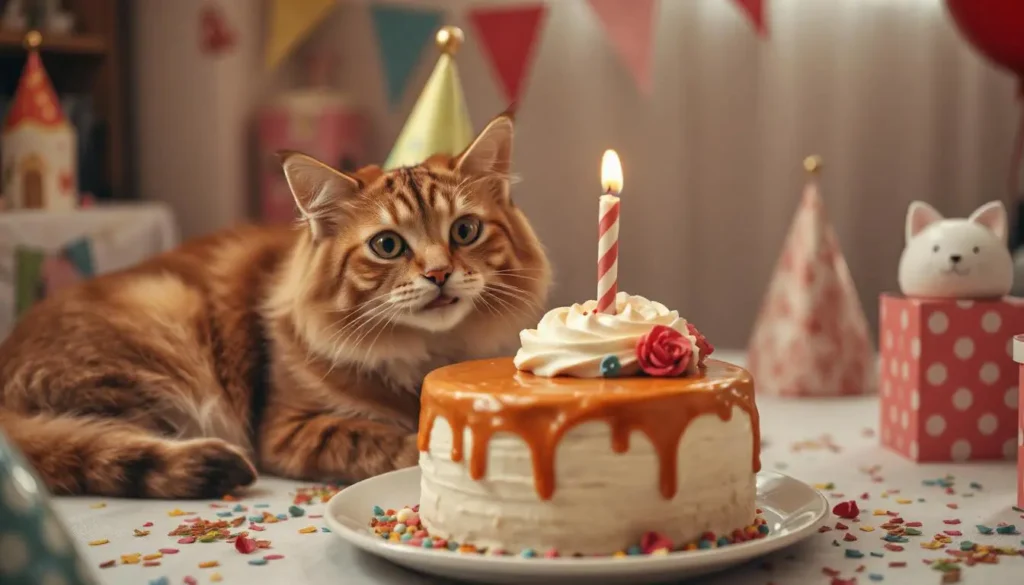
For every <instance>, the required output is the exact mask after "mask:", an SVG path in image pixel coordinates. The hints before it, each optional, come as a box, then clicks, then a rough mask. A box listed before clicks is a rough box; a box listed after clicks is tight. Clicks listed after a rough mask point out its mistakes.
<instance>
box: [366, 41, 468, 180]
mask: <svg viewBox="0 0 1024 585" xmlns="http://www.w3.org/2000/svg"><path fill="white" fill-rule="evenodd" d="M462 40H463V35H462V31H461V30H460V29H459V28H458V27H454V26H446V27H444V28H442V29H441V30H439V31H438V32H437V46H438V47H439V48H440V49H441V57H440V58H439V59H438V60H437V65H435V66H434V71H433V73H431V74H430V79H428V80H427V85H426V86H425V87H424V88H423V93H421V94H420V97H419V99H418V100H417V101H416V105H415V106H413V109H412V113H411V114H410V115H409V119H408V120H407V121H406V122H405V126H404V127H403V128H402V132H401V133H400V134H399V135H398V140H396V141H395V146H394V148H393V149H392V150H391V154H390V155H388V158H387V161H385V162H384V168H385V169H393V168H397V167H403V166H411V165H415V164H419V163H421V162H423V161H424V160H425V159H426V158H427V157H429V156H430V155H433V154H438V153H442V154H457V153H459V152H462V150H463V149H465V148H466V147H467V146H469V143H470V141H471V140H473V124H472V123H471V122H470V121H469V111H468V110H467V109H466V98H465V95H463V92H462V83H461V82H460V81H459V71H458V69H457V68H456V67H455V59H454V57H455V53H456V51H458V50H459V46H460V45H461V44H462Z"/></svg>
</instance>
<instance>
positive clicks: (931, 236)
mask: <svg viewBox="0 0 1024 585" xmlns="http://www.w3.org/2000/svg"><path fill="white" fill-rule="evenodd" d="M1006 231H1007V218H1006V208H1005V207H1003V204H1002V203H1001V202H999V201H992V202H989V203H986V204H985V205H982V206H981V207H979V208H978V209H977V210H975V211H974V213H972V214H971V216H970V217H968V218H967V219H962V218H956V219H945V218H943V217H942V215H941V214H940V213H939V212H938V211H936V210H935V208H934V207H932V206H930V205H928V204H927V203H923V202H921V201H914V202H913V203H911V204H910V209H909V210H908V211H907V244H906V247H905V248H904V249H903V255H902V256H900V267H899V284H900V290H902V291H903V294H904V295H905V296H908V297H926V298H927V297H931V298H956V299H981V298H998V297H1003V296H1006V295H1007V294H1009V292H1010V287H1011V286H1012V285H1013V260H1012V259H1011V258H1010V252H1009V250H1008V249H1007V245H1006Z"/></svg>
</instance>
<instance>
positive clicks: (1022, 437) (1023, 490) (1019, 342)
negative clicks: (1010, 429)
mask: <svg viewBox="0 0 1024 585" xmlns="http://www.w3.org/2000/svg"><path fill="white" fill-rule="evenodd" d="M1013 361H1015V362H1017V363H1018V364H1020V366H1019V368H1020V377H1019V379H1018V381H1017V384H1018V392H1019V394H1018V399H1017V507H1020V508H1024V407H1022V406H1021V405H1022V404H1024V335H1015V336H1014V337H1013Z"/></svg>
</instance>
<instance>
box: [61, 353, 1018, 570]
mask: <svg viewBox="0 0 1024 585" xmlns="http://www.w3.org/2000/svg"><path fill="white" fill-rule="evenodd" d="M723 357H726V356H723ZM728 357H729V358H732V361H740V360H737V359H735V358H736V357H740V358H741V357H742V356H735V355H734V356H728ZM758 404H759V407H760V412H761V428H762V434H763V438H764V444H763V454H762V462H763V468H764V469H766V470H778V471H781V472H783V473H787V474H789V475H792V476H794V477H796V478H798V479H800V480H803V481H805V482H807V483H810V484H826V483H832V484H833V485H834V487H832V488H831V489H825V490H823V491H824V492H825V493H826V494H827V495H829V494H831V495H829V500H830V501H831V502H832V504H833V505H834V504H835V503H838V502H839V501H843V500H847V499H856V500H857V502H858V505H859V506H860V507H861V508H862V509H863V510H866V511H865V512H864V513H862V514H861V522H860V524H854V523H852V522H849V521H846V520H839V519H837V518H835V517H829V518H828V519H826V521H825V522H824V524H825V525H828V526H830V527H834V526H835V524H836V522H837V521H841V522H844V523H846V524H847V525H849V526H850V527H851V528H850V530H848V531H842V530H835V529H833V530H831V531H829V532H825V533H815V534H814V535H813V536H811V537H810V538H808V539H807V540H806V541H805V542H803V543H801V544H798V545H796V546H794V547H792V548H790V549H787V550H785V551H783V552H781V553H777V554H774V555H772V556H770V557H767V558H764V559H761V560H759V561H757V562H754V563H751V564H748V565H745V566H743V567H740V568H736V569H733V570H730V571H727V572H724V573H720V574H717V575H714V576H710V577H706V578H703V579H700V580H698V581H697V582H698V583H705V584H709V585H746V584H756V585H765V584H768V583H773V584H775V585H804V584H813V583H823V584H828V583H830V582H831V578H830V577H828V576H826V575H825V573H824V572H823V570H824V569H833V570H837V571H840V574H839V577H840V578H842V579H851V578H853V577H856V583H858V584H860V585H864V584H866V583H873V582H875V579H877V578H878V577H879V576H880V577H881V579H882V581H881V582H882V583H892V584H894V585H918V584H920V585H936V584H937V583H939V582H940V579H941V574H940V573H939V572H937V571H936V570H934V569H932V568H930V567H929V566H926V565H925V564H924V563H923V562H922V559H938V558H942V557H943V556H945V555H943V553H942V551H941V550H938V551H936V550H926V549H924V548H921V546H920V543H921V542H927V541H929V540H931V537H932V535H934V534H936V533H941V532H943V531H944V530H951V531H955V530H959V531H961V532H962V533H963V535H962V536H953V544H952V545H950V546H959V543H960V542H962V541H964V540H970V541H972V542H977V543H982V544H993V545H997V546H1007V547H1017V548H1022V538H1024V537H1022V536H1021V535H999V534H992V535H988V536H984V535H981V534H980V533H979V531H978V529H977V528H976V525H977V524H983V525H987V526H990V527H994V526H996V524H997V523H999V522H1007V523H1010V524H1016V525H1017V526H1018V527H1024V519H1022V517H1021V514H1019V513H1017V512H1015V511H1013V510H1012V509H1011V506H1012V504H1013V503H1014V499H1015V493H1016V491H1015V484H1014V482H1015V467H1014V464H1013V462H992V463H969V464H958V465H954V464H932V465H917V464H914V463H911V462H909V461H906V460H904V459H902V458H901V457H899V456H898V455H895V454H893V453H890V452H888V451H885V450H883V449H882V448H881V447H880V446H879V439H878V436H877V422H878V412H877V411H878V401H877V399H875V398H870V397H869V398H838V399H806V400H778V399H768V398H761V399H759V400H758ZM869 471H870V473H869ZM947 475H949V476H952V478H951V479H950V480H949V481H952V482H953V491H954V492H955V493H952V494H948V493H946V489H945V488H943V487H941V486H929V485H925V484H924V483H923V482H924V481H928V480H935V479H939V478H945V477H946V476H947ZM876 480H877V481H876ZM303 485H307V484H302V483H298V482H292V481H283V480H279V479H270V478H267V479H261V480H260V481H259V482H258V484H257V486H256V488H255V489H254V490H253V491H252V493H250V494H248V495H247V496H246V497H245V498H244V499H243V500H242V502H241V503H242V504H243V505H246V506H249V510H250V511H249V512H248V513H247V514H253V513H259V512H262V510H264V509H265V510H267V511H271V512H273V513H275V514H277V513H287V511H288V507H289V505H290V504H291V502H292V495H291V494H292V493H293V492H294V491H295V489H296V488H298V487H300V486H303ZM972 485H973V487H972ZM897 490H898V493H897ZM863 493H867V494H868V496H869V497H868V499H867V500H864V499H861V497H860V496H861V494H863ZM837 494H843V495H842V496H839V495H837ZM908 500H909V503H907V501H908ZM99 503H105V504H106V505H105V507H102V508H97V507H94V506H95V505H97V504H99ZM256 504H269V507H268V508H262V509H261V508H253V506H254V505H256ZM232 505H234V504H232ZM56 506H57V509H58V511H59V512H60V513H61V514H62V516H63V519H64V520H65V522H66V523H67V524H68V526H69V528H70V530H71V531H72V533H73V535H74V536H75V538H76V539H77V540H78V542H79V543H80V544H81V548H82V551H83V553H84V554H85V556H86V559H87V561H88V563H89V564H91V565H92V566H93V567H98V565H99V564H100V563H102V562H104V561H108V560H112V559H119V558H120V555H122V554H130V553H143V554H147V553H153V552H156V551H157V549H160V548H167V547H170V548H176V549H179V550H180V552H179V553H178V554H171V555H165V556H164V557H163V558H161V559H159V562H160V565H159V566H155V567H143V566H141V565H122V564H120V563H119V564H118V565H117V566H114V567H112V568H107V569H99V568H97V569H96V571H97V574H98V576H99V578H100V581H101V582H102V583H106V584H110V585H139V584H146V583H151V582H153V581H154V580H157V579H159V578H160V577H161V576H167V577H168V578H169V583H170V584H172V585H174V584H178V583H182V582H183V579H184V578H185V577H186V576H192V577H195V578H197V579H198V580H199V582H200V583H210V582H211V577H212V576H213V574H214V573H217V574H219V576H220V577H222V578H223V581H222V582H223V583H225V584H228V585H230V584H238V585H243V584H244V585H250V584H254V583H289V584H295V585H304V584H323V585H339V584H344V585H427V584H432V585H433V584H438V583H442V581H441V580H432V579H430V578H427V577H423V576H419V575H416V574H414V573H411V572H407V571H405V570H403V569H399V568H397V567H394V566H392V565H390V564H388V563H387V562H385V561H381V560H378V559H376V558H373V557H371V556H368V555H365V554H363V553H360V552H358V551H356V550H354V549H352V548H351V547H349V546H348V545H347V544H345V543H343V542H342V541H341V539H339V538H337V537H336V536H335V535H332V534H328V533H324V532H321V531H319V528H320V527H322V526H324V522H323V520H322V519H320V518H312V517H311V515H316V514H319V513H322V510H323V506H322V505H316V506H310V507H309V508H308V512H307V516H306V517H303V518H292V519H289V520H287V521H284V522H279V523H276V524H269V525H266V530H265V531H264V532H259V533H255V534H254V536H256V537H258V538H266V539H269V540H270V541H271V546H272V550H270V551H267V552H269V553H275V554H280V555H283V556H284V558H283V559H280V560H273V561H270V562H269V563H268V564H267V565H263V566H252V565H249V564H248V563H247V561H249V560H250V559H251V558H252V556H248V555H242V554H239V553H238V552H237V551H235V549H234V547H233V546H232V545H230V544H226V543H224V542H222V541H221V542H215V543H209V544H202V543H195V544H184V545H182V544H176V541H177V540H178V538H177V537H170V536H167V533H168V532H169V531H171V530H173V529H174V528H175V527H176V526H178V524H179V523H180V522H181V520H182V519H183V518H185V517H169V516H168V512H169V511H171V510H173V509H175V508H180V509H181V510H183V511H190V512H196V513H197V514H198V515H200V516H202V517H203V518H209V519H213V520H215V519H217V516H216V515H215V513H216V512H224V511H227V510H230V509H231V508H230V507H229V508H220V509H212V508H211V507H210V503H209V502H145V501H118V500H110V499H103V500H101V499H97V498H60V499H58V501H57V503H56ZM950 506H955V507H950ZM875 509H886V510H892V511H895V512H898V513H899V514H900V516H901V517H902V518H904V519H905V520H906V521H908V522H914V521H919V522H921V523H922V524H923V525H922V526H921V528H920V530H921V532H922V536H911V537H909V538H910V542H907V543H902V544H901V546H903V547H904V550H903V551H900V552H894V551H890V550H886V549H885V548H884V547H883V545H885V544H886V543H885V541H883V540H882V539H881V537H882V536H884V535H885V531H884V530H882V529H880V528H878V526H879V525H881V524H883V523H884V522H885V520H886V519H887V518H886V517H884V516H873V515H872V511H873V510H875ZM945 520H960V523H959V524H946V523H944V521H945ZM147 522H152V523H153V526H152V527H150V528H143V525H144V524H145V523H147ZM862 525H870V526H873V527H875V530H874V531H871V532H865V531H861V530H860V529H859V526H862ZM307 526H314V527H316V528H317V529H318V531H317V532H315V533H308V534H304V533H300V532H299V529H301V528H304V527H307ZM134 529H143V530H149V531H150V534H149V535H147V536H133V530H134ZM845 534H852V535H853V536H854V537H856V540H855V541H851V542H847V541H844V540H843V537H844V535H845ZM96 539H109V541H110V542H109V543H108V544H104V545H100V546H88V545H86V543H87V542H88V541H92V540H96ZM847 550H854V551H858V552H860V553H863V558H847V557H846V554H847V552H846V551H847ZM870 553H881V554H883V555H884V556H883V557H881V558H879V557H874V556H872V555H871V554H870ZM439 554H444V553H439ZM210 560H217V561H218V562H219V565H220V566H218V567H215V568H206V569H201V568H198V564H199V563H201V562H203V561H210ZM890 562H905V563H906V566H905V567H903V568H892V567H890V566H889V563H890ZM861 566H863V567H864V569H863V570H862V571H861V572H857V569H858V568H859V567H861ZM962 575H963V580H964V582H968V583H979V584H981V583H984V584H987V585H1002V584H1006V585H1010V584H1019V583H1022V582H1024V558H1021V557H1019V556H1018V557H1001V558H1000V560H999V563H998V564H990V565H981V564H979V565H975V566H971V567H964V569H963V573H962ZM872 576H874V577H873V578H872Z"/></svg>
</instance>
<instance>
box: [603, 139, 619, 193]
mask: <svg viewBox="0 0 1024 585" xmlns="http://www.w3.org/2000/svg"><path fill="white" fill-rule="evenodd" d="M601 189H603V190H604V192H605V193H611V194H612V195H618V194H619V193H621V192H622V163H621V162H619V155H618V154H616V153H615V151H614V150H606V151H604V156H602V157H601Z"/></svg>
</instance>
